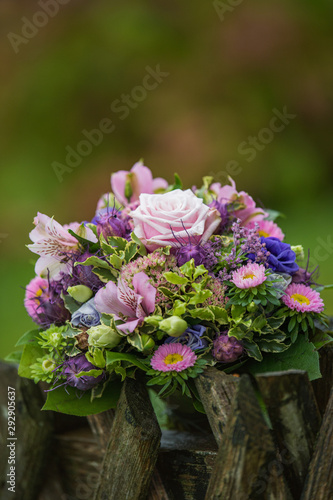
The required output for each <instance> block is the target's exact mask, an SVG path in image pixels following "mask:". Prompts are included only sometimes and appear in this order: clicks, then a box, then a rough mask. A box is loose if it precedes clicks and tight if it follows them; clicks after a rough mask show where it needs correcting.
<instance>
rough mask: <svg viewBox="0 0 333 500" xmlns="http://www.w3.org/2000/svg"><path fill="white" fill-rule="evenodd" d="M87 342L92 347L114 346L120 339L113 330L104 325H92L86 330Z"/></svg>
mask: <svg viewBox="0 0 333 500" xmlns="http://www.w3.org/2000/svg"><path fill="white" fill-rule="evenodd" d="M87 334H88V335H89V339H88V343H89V345H92V346H94V347H108V348H110V349H111V348H112V347H116V346H117V345H118V344H119V342H120V341H121V339H122V336H121V335H119V334H118V333H117V332H116V331H115V330H113V329H112V328H110V327H109V326H106V325H98V326H93V327H92V328H89V330H87Z"/></svg>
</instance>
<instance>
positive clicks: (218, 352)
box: [212, 333, 244, 363]
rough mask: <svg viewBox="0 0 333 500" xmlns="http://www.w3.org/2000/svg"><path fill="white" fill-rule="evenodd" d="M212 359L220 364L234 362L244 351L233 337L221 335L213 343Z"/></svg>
mask: <svg viewBox="0 0 333 500" xmlns="http://www.w3.org/2000/svg"><path fill="white" fill-rule="evenodd" d="M213 346H214V347H213V351H212V354H213V357H214V358H215V359H217V360H218V361H220V362H221V363H232V362H233V361H236V360H237V359H238V358H239V357H240V356H241V355H242V354H243V351H244V348H243V345H242V343H241V342H239V340H237V339H236V338H235V337H229V335H227V334H226V333H222V335H220V336H219V337H217V338H216V339H215V340H214V342H213Z"/></svg>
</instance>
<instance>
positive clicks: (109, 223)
mask: <svg viewBox="0 0 333 500" xmlns="http://www.w3.org/2000/svg"><path fill="white" fill-rule="evenodd" d="M92 223H93V224H96V227H97V234H98V236H100V235H101V234H103V236H104V238H105V239H106V240H107V238H108V237H109V236H119V237H120V238H125V239H128V238H129V236H130V234H131V228H130V226H129V224H128V221H127V217H126V218H125V219H123V218H122V217H121V212H120V211H119V210H116V208H112V209H110V208H109V207H107V208H102V209H101V210H98V212H96V215H95V217H94V218H93V220H92Z"/></svg>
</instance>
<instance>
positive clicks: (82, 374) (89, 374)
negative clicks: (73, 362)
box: [75, 369, 103, 378]
mask: <svg viewBox="0 0 333 500" xmlns="http://www.w3.org/2000/svg"><path fill="white" fill-rule="evenodd" d="M102 373H103V370H95V369H92V370H89V371H87V372H85V371H82V372H79V373H75V377H76V378H80V377H85V376H87V377H95V378H97V377H99V376H100V375H102Z"/></svg>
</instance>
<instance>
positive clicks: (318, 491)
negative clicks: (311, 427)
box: [301, 389, 333, 500]
mask: <svg viewBox="0 0 333 500" xmlns="http://www.w3.org/2000/svg"><path fill="white" fill-rule="evenodd" d="M330 498H333V389H331V396H330V399H329V402H328V405H327V408H326V412H325V415H324V419H323V423H322V426H321V429H320V432H319V437H318V441H317V444H316V447H315V451H314V454H313V457H312V460H311V463H310V467H309V473H308V476H307V478H306V482H305V486H304V491H303V494H302V497H301V500H328V499H330Z"/></svg>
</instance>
